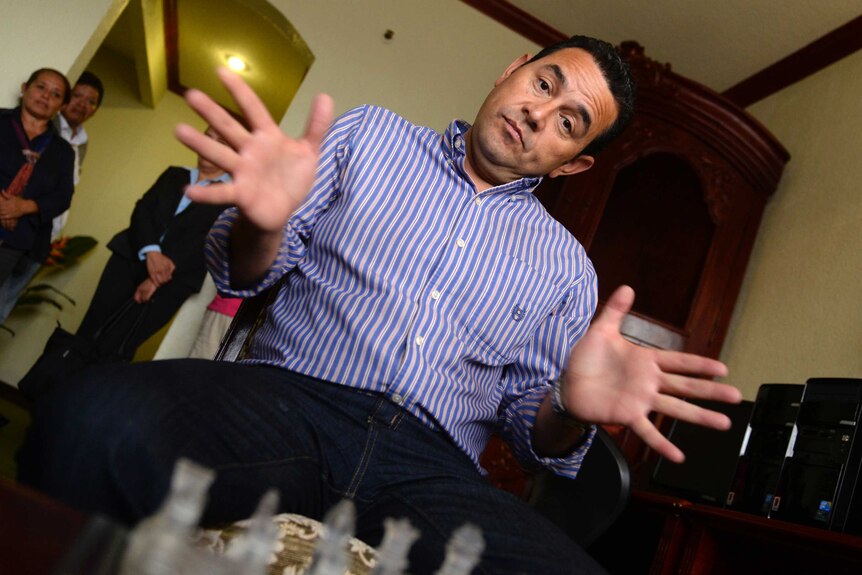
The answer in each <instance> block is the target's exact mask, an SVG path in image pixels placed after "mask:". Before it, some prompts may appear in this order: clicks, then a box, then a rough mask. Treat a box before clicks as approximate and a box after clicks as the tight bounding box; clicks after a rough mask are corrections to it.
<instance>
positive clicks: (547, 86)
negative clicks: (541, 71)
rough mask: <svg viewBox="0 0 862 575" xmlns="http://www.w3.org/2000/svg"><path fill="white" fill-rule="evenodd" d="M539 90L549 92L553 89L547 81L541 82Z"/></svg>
mask: <svg viewBox="0 0 862 575" xmlns="http://www.w3.org/2000/svg"><path fill="white" fill-rule="evenodd" d="M539 89H540V90H542V92H547V91H548V90H550V89H551V85H550V84H548V83H547V82H546V81H545V80H539Z"/></svg>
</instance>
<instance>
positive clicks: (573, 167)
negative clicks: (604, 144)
mask: <svg viewBox="0 0 862 575" xmlns="http://www.w3.org/2000/svg"><path fill="white" fill-rule="evenodd" d="M595 162H596V160H595V158H593V157H592V156H577V157H575V158H572V159H571V160H569V161H568V162H566V163H565V164H563V165H562V166H560V167H559V168H555V169H553V170H551V171H550V172H548V177H549V178H556V177H557V176H571V175H573V174H577V173H580V172H586V171H587V170H589V169H590V168H592V167H593V164H594V163H595Z"/></svg>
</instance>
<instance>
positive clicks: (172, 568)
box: [120, 459, 215, 575]
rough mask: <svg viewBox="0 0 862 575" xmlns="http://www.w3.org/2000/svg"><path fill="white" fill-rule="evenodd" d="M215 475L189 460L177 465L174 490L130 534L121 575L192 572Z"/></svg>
mask: <svg viewBox="0 0 862 575" xmlns="http://www.w3.org/2000/svg"><path fill="white" fill-rule="evenodd" d="M214 478H215V474H214V472H213V471H212V470H211V469H207V468H206V467H202V466H200V465H198V464H196V463H193V462H191V461H189V460H188V459H180V460H178V461H177V464H176V466H175V467H174V473H173V476H172V478H171V487H170V492H169V493H168V496H167V498H166V499H165V501H164V502H163V503H162V506H161V507H160V508H159V510H158V511H156V513H155V514H154V515H151V516H150V517H147V518H146V519H144V520H143V521H141V522H140V523H139V524H138V526H137V527H135V529H134V530H133V531H132V533H131V535H130V536H129V545H128V547H127V550H126V553H125V556H124V557H123V562H122V565H121V568H120V573H121V575H176V574H179V573H188V572H191V569H190V568H189V562H190V561H192V560H193V557H194V553H193V552H192V551H193V549H192V543H191V540H192V534H193V533H194V530H195V528H196V527H197V523H198V520H199V519H200V516H201V513H203V509H204V505H205V504H206V495H207V490H208V489H209V486H210V484H211V483H212V482H213V479H214Z"/></svg>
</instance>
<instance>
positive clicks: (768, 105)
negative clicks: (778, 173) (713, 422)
mask: <svg viewBox="0 0 862 575" xmlns="http://www.w3.org/2000/svg"><path fill="white" fill-rule="evenodd" d="M860 94H862V52H856V53H855V54H853V55H851V56H849V57H847V58H845V59H844V60H841V61H839V62H837V63H835V64H833V65H832V66H829V67H828V68H826V69H824V70H821V71H820V72H818V73H817V74H815V75H813V76H811V77H809V78H807V79H805V80H803V81H802V82H799V83H797V84H795V85H793V86H790V87H789V88H787V89H785V90H783V91H781V92H779V93H777V94H775V95H773V96H771V97H770V98H768V99H766V100H764V101H762V102H759V103H757V104H755V105H754V106H752V107H751V109H750V110H749V111H750V112H751V113H752V114H753V115H754V116H756V117H757V118H758V119H760V120H761V121H762V122H763V123H764V124H765V125H766V126H767V127H768V128H769V129H770V130H771V131H772V132H773V133H774V134H775V135H776V137H777V138H778V140H779V141H781V143H782V144H784V146H785V147H786V148H787V149H788V150H789V151H790V154H791V159H790V162H789V163H788V164H787V168H786V170H785V172H784V176H783V178H782V180H781V182H780V184H779V188H778V191H777V192H776V193H775V195H774V196H773V198H772V199H771V201H770V203H769V204H768V205H767V209H766V212H765V214H764V218H763V224H762V225H761V228H760V232H759V234H758V238H757V242H756V244H755V246H754V251H753V253H752V257H751V262H750V263H749V266H748V271H747V275H746V278H745V281H744V284H743V287H742V291H741V293H740V297H739V299H738V301H737V305H736V308H735V310H734V318H733V320H732V322H731V325H730V329H729V332H728V337H727V340H726V342H725V344H724V349H723V353H722V359H723V360H724V361H726V362H727V364H728V366H729V368H730V372H731V376H730V377H729V378H728V380H729V381H731V382H733V383H734V384H736V385H737V386H739V387H740V388H741V389H743V391H744V393H745V395H746V397H747V398H749V399H751V398H753V397H754V396H755V394H756V392H757V387H758V386H759V385H760V384H762V383H804V382H805V380H806V379H808V378H809V377H823V376H836V377H862V305H860V293H862V193H860V182H862V161H860V156H862V112H860Z"/></svg>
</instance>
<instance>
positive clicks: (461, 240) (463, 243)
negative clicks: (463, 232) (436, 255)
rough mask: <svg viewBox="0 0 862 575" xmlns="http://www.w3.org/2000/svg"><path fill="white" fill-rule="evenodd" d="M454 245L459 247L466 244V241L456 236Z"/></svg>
mask: <svg viewBox="0 0 862 575" xmlns="http://www.w3.org/2000/svg"><path fill="white" fill-rule="evenodd" d="M455 245H456V246H458V247H459V248H463V247H464V246H466V245H467V242H465V241H464V238H458V241H457V242H455Z"/></svg>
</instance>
